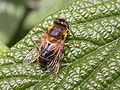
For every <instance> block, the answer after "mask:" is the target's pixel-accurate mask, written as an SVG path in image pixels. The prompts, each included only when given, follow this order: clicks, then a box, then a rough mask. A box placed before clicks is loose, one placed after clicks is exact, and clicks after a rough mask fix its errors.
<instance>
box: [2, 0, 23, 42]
mask: <svg viewBox="0 0 120 90" xmlns="http://www.w3.org/2000/svg"><path fill="white" fill-rule="evenodd" d="M22 14H23V8H22V7H21V6H18V5H17V6H15V5H14V4H13V3H10V2H8V1H6V0H2V1H0V41H1V42H3V43H5V44H8V43H9V41H10V39H11V38H12V36H13V35H14V34H15V31H16V29H17V27H18V24H19V21H20V19H21V16H22Z"/></svg>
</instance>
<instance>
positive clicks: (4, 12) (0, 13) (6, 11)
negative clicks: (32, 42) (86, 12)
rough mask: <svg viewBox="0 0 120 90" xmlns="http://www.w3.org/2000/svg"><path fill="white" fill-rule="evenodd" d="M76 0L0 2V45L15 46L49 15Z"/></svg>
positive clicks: (12, 0)
mask: <svg viewBox="0 0 120 90" xmlns="http://www.w3.org/2000/svg"><path fill="white" fill-rule="evenodd" d="M73 1H74V0H0V43H2V44H5V45H6V46H7V47H11V46H13V45H14V44H15V43H16V42H18V41H19V40H20V39H22V38H23V37H24V36H25V35H26V34H27V33H28V32H29V30H30V29H31V28H33V27H34V26H35V25H37V24H38V23H39V22H40V21H41V20H42V19H44V18H45V17H47V16H48V15H50V14H52V13H54V12H56V11H58V10H60V9H61V8H64V7H65V6H66V5H68V4H70V3H72V2H73Z"/></svg>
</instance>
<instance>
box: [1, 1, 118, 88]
mask: <svg viewBox="0 0 120 90" xmlns="http://www.w3.org/2000/svg"><path fill="white" fill-rule="evenodd" d="M55 18H66V19H67V20H68V21H69V25H70V29H71V32H70V33H69V34H70V35H69V37H68V38H67V40H66V42H67V43H68V45H66V46H65V50H64V53H65V57H64V60H63V61H62V65H61V69H60V73H59V74H58V76H55V75H53V74H50V73H49V74H48V73H46V72H44V71H42V69H41V67H39V64H38V63H33V64H30V65H24V64H23V63H22V62H23V59H24V57H25V56H26V54H27V53H28V52H29V50H30V49H31V48H32V47H33V46H34V44H35V43H37V39H39V38H41V37H42V35H43V33H44V32H45V31H46V30H47V28H48V27H49V26H50V25H51V24H52V22H53V20H54V19H55ZM0 62H1V63H0V66H1V68H0V71H1V72H0V87H1V89H3V90H6V89H14V90H24V89H27V90H30V89H31V90H48V89H53V90H56V89H58V90H60V89H61V90H66V89H70V90H103V89H105V90H119V88H120V1H119V0H94V1H93V0H80V1H79V0H77V1H75V2H73V3H72V4H71V5H69V6H68V7H66V8H64V9H62V10H60V11H58V12H56V13H54V14H52V15H50V16H48V17H46V18H45V19H44V20H43V21H42V22H41V23H40V24H39V25H38V26H36V27H34V28H33V29H32V30H31V31H30V32H29V33H28V34H27V35H26V37H25V38H24V39H22V40H21V41H20V42H18V43H17V44H16V45H15V46H13V47H12V48H11V49H10V50H9V51H8V52H6V53H4V54H3V55H2V56H1V58H0Z"/></svg>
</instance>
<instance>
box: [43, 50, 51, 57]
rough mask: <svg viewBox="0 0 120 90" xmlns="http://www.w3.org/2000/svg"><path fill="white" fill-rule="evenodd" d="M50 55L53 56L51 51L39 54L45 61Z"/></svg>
mask: <svg viewBox="0 0 120 90" xmlns="http://www.w3.org/2000/svg"><path fill="white" fill-rule="evenodd" d="M52 54H53V51H48V50H44V51H43V52H42V53H41V56H42V57H44V58H46V59H49V58H50V57H52Z"/></svg>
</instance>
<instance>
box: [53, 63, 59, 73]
mask: <svg viewBox="0 0 120 90" xmlns="http://www.w3.org/2000/svg"><path fill="white" fill-rule="evenodd" d="M59 69H60V63H59V62H58V63H57V64H55V70H54V74H57V73H58V72H59Z"/></svg>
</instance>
